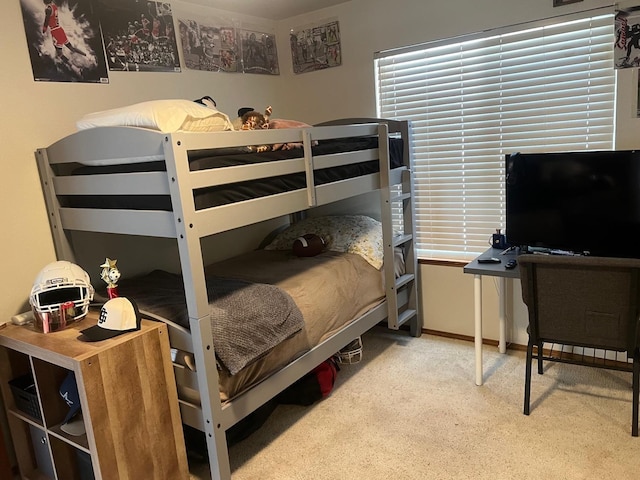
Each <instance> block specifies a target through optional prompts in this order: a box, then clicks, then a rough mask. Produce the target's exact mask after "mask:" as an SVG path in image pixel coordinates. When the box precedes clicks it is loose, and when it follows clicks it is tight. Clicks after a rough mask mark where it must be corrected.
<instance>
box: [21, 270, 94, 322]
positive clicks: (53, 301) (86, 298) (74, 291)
mask: <svg viewBox="0 0 640 480" xmlns="http://www.w3.org/2000/svg"><path fill="white" fill-rule="evenodd" d="M93 293H94V290H93V287H92V286H91V279H90V278H89V274H88V273H87V272H85V271H84V270H83V269H82V268H80V267H79V266H78V265H76V264H75V263H71V262H67V261H64V260H61V261H58V262H53V263H50V264H48V265H47V266H46V267H44V268H43V269H42V270H40V273H39V274H38V276H37V277H36V279H35V281H34V283H33V288H32V289H31V295H30V297H29V303H30V304H31V309H32V310H33V316H34V317H35V320H36V322H35V325H36V328H38V329H39V330H41V331H42V332H44V333H49V332H55V331H56V330H62V329H63V328H65V327H67V326H68V325H70V324H72V323H74V322H76V321H79V320H82V319H83V318H84V317H85V315H86V314H87V312H88V311H89V303H90V302H91V300H93Z"/></svg>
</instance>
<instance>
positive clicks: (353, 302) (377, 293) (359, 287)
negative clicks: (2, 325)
mask: <svg viewBox="0 0 640 480" xmlns="http://www.w3.org/2000/svg"><path fill="white" fill-rule="evenodd" d="M205 277H206V279H207V289H208V293H209V300H210V304H211V308H212V321H213V319H214V317H215V318H217V319H219V318H222V317H225V318H226V320H227V321H229V322H230V323H229V325H228V327H224V328H222V329H221V327H220V325H214V324H213V323H212V327H213V331H214V332H215V333H214V339H213V343H214V347H215V350H216V352H218V351H219V352H220V353H222V352H225V355H226V359H225V360H224V361H223V360H222V359H221V355H220V354H218V353H217V354H216V355H217V358H216V360H217V363H218V374H219V380H220V381H219V384H220V398H221V400H222V401H227V400H230V399H232V398H233V397H235V396H236V395H238V394H240V393H242V392H243V391H245V390H247V389H248V388H250V387H251V386H252V385H254V384H256V383H257V382H259V381H261V380H263V379H264V378H266V377H268V376H269V375H270V374H271V373H274V372H276V371H277V370H279V369H280V368H282V367H284V366H285V365H287V364H288V363H290V362H291V361H292V360H294V359H296V358H297V357H299V356H300V355H302V354H303V353H305V352H306V351H308V350H310V349H311V348H313V347H314V346H315V345H318V344H319V343H320V342H321V341H322V340H324V339H325V338H328V337H329V336H331V335H332V333H334V332H336V331H338V330H339V329H340V328H342V327H343V326H345V325H346V324H348V323H350V322H351V321H353V320H355V319H357V318H358V317H360V316H362V315H363V314H364V313H366V312H367V311H368V310H370V309H371V308H373V307H375V306H376V305H378V304H380V303H381V302H382V301H383V300H384V290H383V284H382V274H381V272H380V271H379V270H378V269H376V268H374V267H373V266H371V265H370V264H369V263H368V262H367V261H366V260H365V259H364V258H362V257H361V256H360V255H358V254H354V253H341V252H335V251H325V252H323V253H321V254H320V255H317V256H315V257H297V256H295V255H294V254H293V253H291V251H283V250H256V251H253V252H249V253H247V254H243V255H240V256H237V257H234V258H231V259H228V260H224V261H221V262H218V263H215V264H212V265H209V266H207V267H205ZM262 286H264V287H266V290H264V291H263V290H261V287H262ZM236 287H237V288H236ZM269 288H275V289H276V290H271V291H270V290H268V289H269ZM232 290H234V291H235V292H239V291H241V290H244V292H240V293H242V294H244V295H245V296H244V297H239V298H238V301H236V302H235V303H234V302H232V301H229V296H228V295H227V294H229V293H230V292H231V291H232ZM119 293H120V295H122V296H126V297H129V298H131V299H133V300H135V301H136V303H137V304H138V307H139V308H140V310H141V311H143V312H149V313H151V314H153V315H154V316H159V317H162V318H165V319H167V320H170V321H171V322H173V323H177V324H179V325H181V326H183V327H185V328H189V319H188V315H187V311H186V301H185V295H184V289H183V283H182V278H181V277H180V276H179V275H175V274H170V273H167V272H160V271H154V272H151V273H150V274H148V275H146V276H143V277H138V278H135V279H130V280H128V281H122V282H120V285H119ZM246 295H249V296H248V297H247V296H246ZM266 297H268V298H266ZM265 298H266V300H267V301H268V302H270V303H268V304H267V305H266V306H264V307H261V306H260V303H259V302H262V301H264V300H265ZM288 299H291V300H292V301H293V302H294V304H295V305H290V304H288ZM220 300H224V301H223V302H222V303H220V302H219V301H220ZM243 304H244V305H243ZM233 305H237V306H238V311H237V312H234V311H226V312H221V309H229V308H233ZM243 308H248V309H249V313H245V312H244V311H243ZM260 311H263V312H267V311H268V312H269V314H268V315H266V316H270V317H272V318H270V319H267V320H266V321H267V322H269V324H268V325H267V326H264V325H257V324H256V322H255V316H256V315H255V314H256V312H260ZM298 314H299V316H300V323H299V324H298V323H297V320H298V318H297V316H298ZM280 326H281V327H282V331H278V329H279V328H280ZM265 332H266V333H265ZM216 336H217V337H218V338H215V337H216ZM266 337H268V338H269V339H271V340H269V341H271V344H269V341H267V340H265V338H266ZM239 339H240V340H241V341H239ZM252 342H253V343H254V344H255V346H256V350H255V351H251V350H252V345H251V344H252ZM234 344H236V346H238V347H239V348H240V349H242V350H246V349H247V348H248V350H250V352H249V353H250V354H251V355H253V356H254V358H244V357H243V358H242V359H241V360H240V363H238V362H235V360H237V359H236V358H234V356H233V352H230V351H229V349H232V348H233V347H234ZM237 344H240V345H237ZM194 348H197V347H196V346H194ZM245 353H247V352H243V355H244V354H245ZM243 362H244V363H243ZM244 364H246V366H242V365H244ZM239 366H242V368H241V369H239V370H238V368H239ZM236 370H238V371H236ZM178 388H179V390H180V386H179V387H178ZM191 393H192V394H193V393H196V392H191ZM188 395H189V393H187V396H188ZM185 400H188V401H191V402H194V400H195V401H197V399H194V398H185Z"/></svg>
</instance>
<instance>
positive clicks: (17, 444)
mask: <svg viewBox="0 0 640 480" xmlns="http://www.w3.org/2000/svg"><path fill="white" fill-rule="evenodd" d="M97 315H98V312H93V311H92V312H90V313H89V315H88V316H87V317H86V318H85V319H83V320H82V321H80V322H79V323H77V324H75V325H72V326H71V327H68V328H67V329H65V330H61V331H59V332H54V333H48V334H43V333H40V332H38V331H36V330H34V329H33V327H31V326H16V325H11V324H10V325H7V327H6V328H4V329H2V330H0V391H1V392H2V396H3V398H4V404H5V408H6V410H7V417H8V420H9V429H10V432H11V437H12V441H13V444H14V449H15V451H16V457H17V462H18V467H19V469H20V474H21V476H22V478H23V479H29V480H31V479H34V480H35V479H37V480H40V479H48V480H85V479H86V478H87V477H88V475H87V468H86V462H84V461H83V459H87V461H88V459H90V463H91V468H92V470H93V478H95V479H96V480H100V479H105V480H108V479H118V480H127V479H129V480H138V479H140V478H171V479H188V478H189V471H188V465H187V457H186V452H185V446H184V437H183V431H182V423H181V420H180V411H179V406H178V397H177V392H176V385H175V378H174V375H173V368H172V363H171V358H170V349H169V338H168V333H167V328H166V325H165V324H163V323H159V322H152V321H147V320H143V322H142V328H141V330H140V331H136V332H129V333H126V334H122V335H119V336H117V337H114V338H112V339H108V340H104V341H101V342H83V341H80V340H79V339H78V337H79V336H80V331H81V330H84V329H85V328H88V327H90V326H92V325H95V323H96V321H97ZM69 371H73V372H74V373H75V377H76V383H77V385H78V393H79V396H80V404H81V408H82V418H83V419H84V425H85V431H86V433H85V434H84V435H81V436H72V435H69V434H67V433H65V432H63V431H62V429H61V428H60V427H61V423H62V422H63V420H64V417H65V415H66V414H67V412H68V411H69V407H68V406H67V403H66V402H65V400H64V399H63V398H62V397H61V396H60V393H59V388H60V385H61V383H62V381H63V380H64V379H65V377H66V376H67V374H68V373H69ZM25 374H32V375H33V378H34V382H35V386H36V391H37V399H38V404H39V410H40V414H41V419H39V418H36V417H33V416H31V415H29V414H28V413H25V412H24V411H22V410H20V409H19V408H18V406H17V404H16V401H15V398H14V395H13V392H12V390H11V388H10V385H9V383H8V382H9V381H10V380H12V379H15V378H18V377H20V376H22V375H25ZM34 434H35V437H36V438H34ZM34 440H35V441H36V442H40V443H42V445H43V447H42V446H40V445H38V447H39V448H38V449H37V450H36V449H34V443H33V442H34ZM43 451H44V452H45V456H44V458H43ZM48 462H50V463H48ZM90 470H91V469H89V472H90ZM88 478H91V477H90V476H89V477H88Z"/></svg>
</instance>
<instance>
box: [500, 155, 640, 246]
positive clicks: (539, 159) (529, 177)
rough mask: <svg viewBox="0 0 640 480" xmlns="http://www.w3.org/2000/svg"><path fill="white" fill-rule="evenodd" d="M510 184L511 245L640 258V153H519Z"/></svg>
mask: <svg viewBox="0 0 640 480" xmlns="http://www.w3.org/2000/svg"><path fill="white" fill-rule="evenodd" d="M505 181H506V203H507V212H506V237H507V243H509V244H510V245H513V246H518V247H526V248H528V247H534V248H543V249H551V250H554V249H557V250H566V251H569V252H574V253H586V254H590V255H597V256H611V257H637V258H640V151H634V150H627V151H587V152H571V153H541V154H539V153H516V154H512V155H508V156H507V158H506V175H505Z"/></svg>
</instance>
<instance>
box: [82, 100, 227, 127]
mask: <svg viewBox="0 0 640 480" xmlns="http://www.w3.org/2000/svg"><path fill="white" fill-rule="evenodd" d="M76 125H77V127H78V129H80V130H84V129H87V128H94V127H117V126H125V127H143V128H150V129H153V130H159V131H160V132H162V133H173V132H218V131H222V130H233V126H232V124H231V121H230V120H229V117H228V116H227V115H226V114H224V113H222V112H220V111H218V110H216V109H214V108H210V107H205V106H204V105H200V104H199V103H196V102H192V101H190V100H151V101H148V102H142V103H136V104H133V105H128V106H126V107H120V108H114V109H111V110H103V111H101V112H94V113H89V114H87V115H85V116H84V117H82V118H81V119H80V120H78V122H77V123H76Z"/></svg>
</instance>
